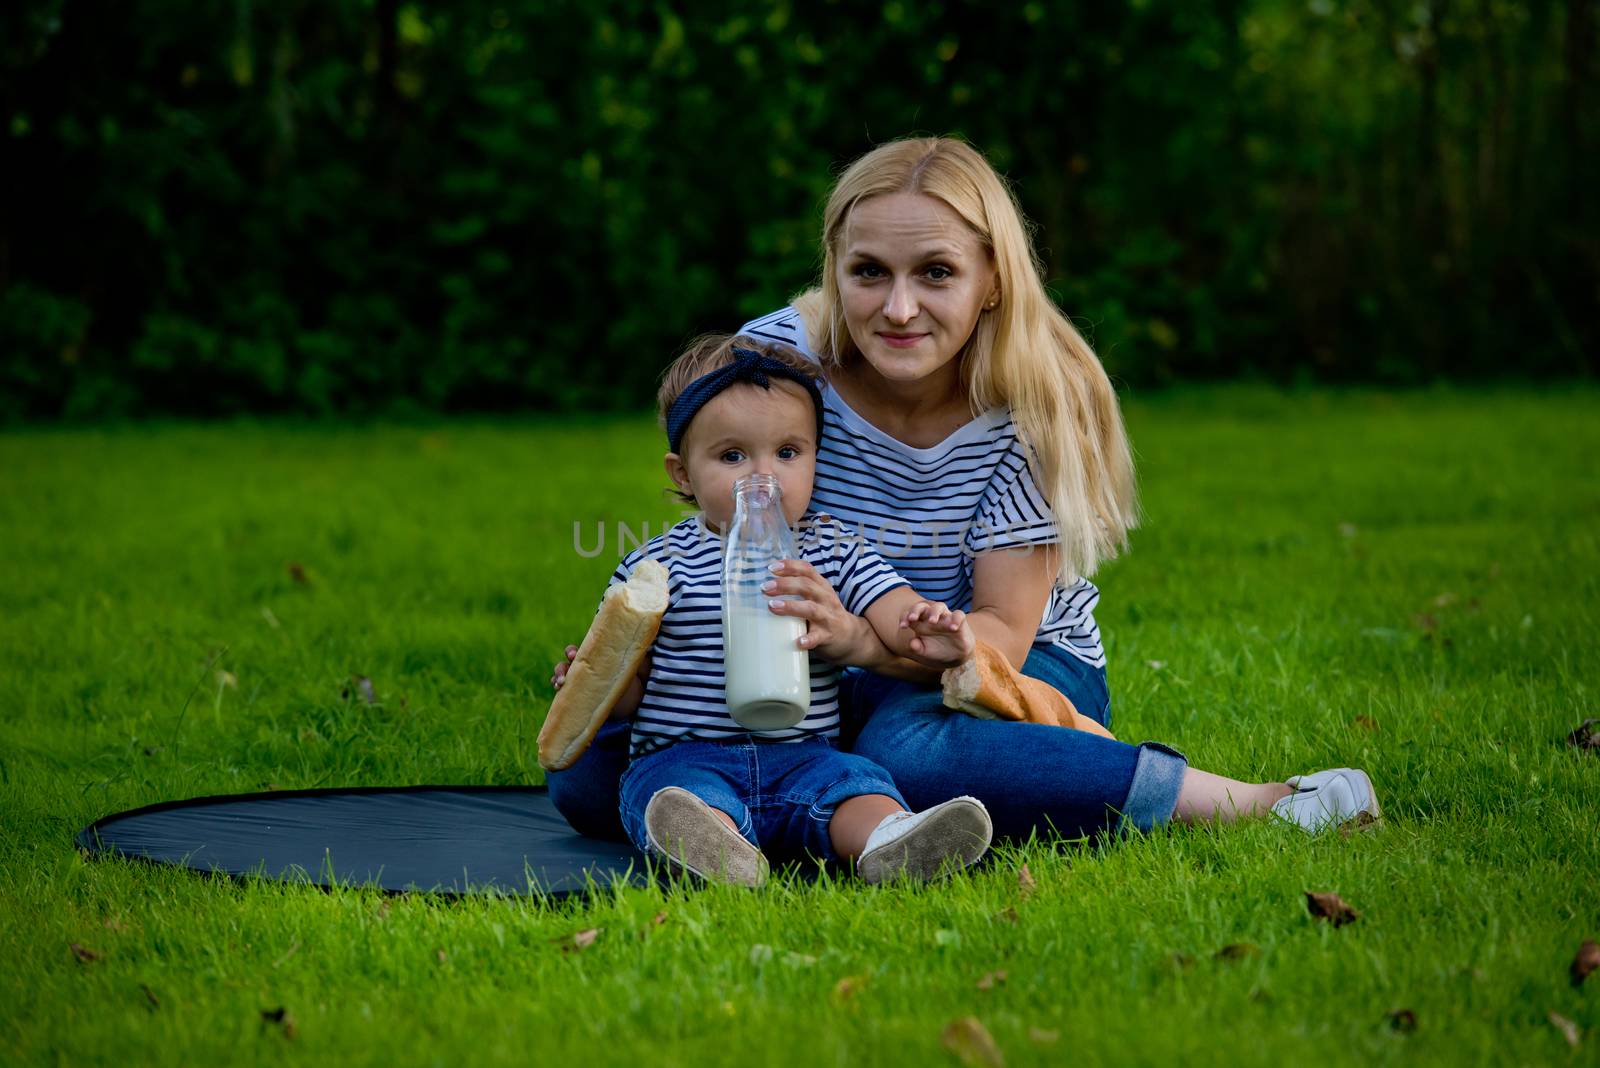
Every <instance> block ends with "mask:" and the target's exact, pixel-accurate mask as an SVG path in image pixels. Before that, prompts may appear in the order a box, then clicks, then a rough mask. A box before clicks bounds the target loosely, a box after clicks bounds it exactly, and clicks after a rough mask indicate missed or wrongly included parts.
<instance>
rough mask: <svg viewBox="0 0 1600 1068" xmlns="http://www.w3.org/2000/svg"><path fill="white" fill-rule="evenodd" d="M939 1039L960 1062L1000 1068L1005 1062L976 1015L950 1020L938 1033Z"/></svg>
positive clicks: (974, 1067)
mask: <svg viewBox="0 0 1600 1068" xmlns="http://www.w3.org/2000/svg"><path fill="white" fill-rule="evenodd" d="M939 1041H941V1042H943V1043H944V1048H945V1049H947V1050H949V1051H950V1052H951V1053H954V1054H955V1055H956V1056H957V1057H959V1058H960V1059H961V1063H962V1064H965V1065H969V1066H972V1068H984V1066H987V1068H1000V1066H1001V1065H1003V1064H1005V1063H1006V1059H1005V1057H1004V1056H1003V1055H1002V1054H1001V1053H1000V1047H999V1046H997V1045H995V1044H994V1038H993V1037H992V1036H991V1035H990V1034H989V1029H988V1028H986V1027H984V1026H983V1024H982V1023H980V1022H979V1021H978V1018H977V1017H976V1016H963V1017H961V1018H960V1019H959V1020H951V1021H950V1023H949V1024H947V1025H946V1026H945V1029H944V1031H943V1032H942V1033H941V1034H940V1035H939Z"/></svg>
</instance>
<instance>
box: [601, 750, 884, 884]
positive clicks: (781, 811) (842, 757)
mask: <svg viewBox="0 0 1600 1068" xmlns="http://www.w3.org/2000/svg"><path fill="white" fill-rule="evenodd" d="M668 786H681V787H682V788H683V789H685V790H688V791H689V792H690V793H692V794H694V795H695V796H696V797H698V798H699V799H700V800H702V801H704V802H705V803H706V804H708V805H710V806H711V807H712V808H715V809H720V810H721V811H723V812H726V813H727V814H728V815H729V816H731V817H732V818H733V822H734V824H735V825H736V826H737V827H738V828H739V833H740V834H741V835H743V836H744V837H745V839H746V840H747V841H748V842H750V844H752V845H754V846H755V847H756V848H757V849H759V850H761V851H762V852H763V853H764V854H766V856H767V859H768V860H769V861H773V862H777V863H784V862H787V861H791V860H802V859H804V858H805V857H807V856H810V857H815V858H819V859H822V860H838V859H839V858H838V856H837V855H836V854H835V853H834V850H833V844H832V842H831V841H830V840H829V837H828V824H829V822H831V821H832V819H833V812H834V809H836V808H837V807H838V806H839V805H840V804H841V803H843V802H845V801H848V800H849V799H850V798H852V797H860V796H862V795H863V794H886V795H888V796H889V797H892V798H894V799H895V800H896V801H898V802H899V803H900V804H901V805H902V806H904V805H905V799H904V798H903V797H901V796H900V791H899V790H897V789H896V788H895V785H894V782H893V780H891V779H890V778H889V775H888V773H887V772H885V771H884V770H883V769H882V768H880V767H878V765H876V764H874V763H873V762H872V761H870V760H867V759H866V758H864V757H859V756H855V755H853V754H850V753H841V752H839V750H837V749H835V748H834V747H833V745H832V743H831V742H830V741H829V740H828V739H826V738H806V739H804V740H803V741H798V742H757V741H749V740H745V741H728V742H679V743H678V744H676V745H672V746H668V747H667V748H666V749H662V750H658V751H657V752H654V753H651V754H649V755H647V756H643V757H640V758H639V759H638V760H635V761H634V762H633V763H631V764H629V765H628V770H627V771H626V772H625V773H624V774H623V776H622V786H621V795H622V796H621V814H622V826H623V828H624V829H625V830H626V832H627V835H628V838H629V839H630V840H631V841H632V842H633V844H634V845H635V846H636V847H637V848H638V849H639V851H640V852H642V853H647V852H649V851H650V842H649V838H648V836H647V835H646V834H645V827H644V810H645V806H646V805H648V804H649V803H650V799H651V798H652V797H654V796H655V794H656V791H658V790H661V789H664V788H665V787H668Z"/></svg>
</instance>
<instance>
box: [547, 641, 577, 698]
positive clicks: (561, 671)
mask: <svg viewBox="0 0 1600 1068" xmlns="http://www.w3.org/2000/svg"><path fill="white" fill-rule="evenodd" d="M577 658H578V647H577V646H576V645H569V646H567V658H566V659H565V660H563V661H561V662H560V663H559V664H557V665H556V669H555V672H554V673H553V674H552V675H551V676H550V685H552V686H554V687H555V688H556V689H558V690H559V689H561V686H562V684H563V683H565V682H566V681H567V669H569V668H570V667H572V662H573V661H574V660H576V659H577Z"/></svg>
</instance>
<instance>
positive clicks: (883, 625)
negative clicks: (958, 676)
mask: <svg viewBox="0 0 1600 1068" xmlns="http://www.w3.org/2000/svg"><path fill="white" fill-rule="evenodd" d="M863 615H864V617H865V618H866V621H867V622H868V623H869V624H870V625H871V627H872V632H873V634H874V635H875V636H876V637H877V638H878V640H879V642H880V643H881V644H882V645H883V647H884V650H885V652H886V653H887V654H888V655H889V656H890V657H905V658H907V659H910V660H915V661H918V662H920V663H923V664H926V665H928V666H930V667H936V668H949V667H955V666H956V665H958V664H962V663H965V662H966V661H967V660H968V659H969V658H970V657H971V656H972V654H973V652H974V651H976V649H977V638H976V637H975V636H974V635H973V633H972V625H971V624H970V623H968V622H967V616H966V613H965V612H962V611H959V610H956V609H952V608H950V607H949V606H947V605H945V604H944V603H943V602H940V601H927V600H924V599H923V598H921V597H918V596H917V594H916V591H915V590H913V589H912V588H911V587H910V586H900V587H897V588H895V589H893V590H890V591H889V592H888V593H886V594H884V595H883V596H882V597H879V598H878V599H877V600H876V601H873V602H872V604H870V605H868V606H867V610H866V612H865V613H863Z"/></svg>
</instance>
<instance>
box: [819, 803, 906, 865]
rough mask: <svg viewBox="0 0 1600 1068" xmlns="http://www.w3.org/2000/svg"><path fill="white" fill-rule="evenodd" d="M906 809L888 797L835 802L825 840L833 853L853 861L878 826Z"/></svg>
mask: <svg viewBox="0 0 1600 1068" xmlns="http://www.w3.org/2000/svg"><path fill="white" fill-rule="evenodd" d="M905 810H906V807H905V806H904V805H902V804H901V803H900V802H899V801H897V800H895V799H894V798H892V797H890V796H889V795H888V794H858V795H857V796H855V797H849V798H846V799H845V800H843V801H841V802H839V807H838V808H836V809H834V810H833V819H832V820H830V821H829V822H828V840H829V842H831V843H832V845H833V851H834V853H836V854H838V855H839V856H841V857H848V858H849V859H851V860H854V859H855V858H856V857H859V856H860V855H861V853H862V851H863V850H865V849H866V848H867V838H868V836H870V835H871V834H872V832H873V831H875V830H877V829H878V825H879V824H880V823H882V822H883V821H884V820H886V819H888V818H889V817H890V816H893V815H894V814H895V813H897V812H904V811H905Z"/></svg>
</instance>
